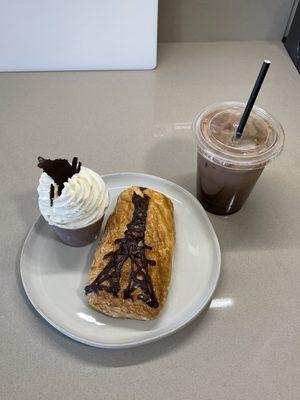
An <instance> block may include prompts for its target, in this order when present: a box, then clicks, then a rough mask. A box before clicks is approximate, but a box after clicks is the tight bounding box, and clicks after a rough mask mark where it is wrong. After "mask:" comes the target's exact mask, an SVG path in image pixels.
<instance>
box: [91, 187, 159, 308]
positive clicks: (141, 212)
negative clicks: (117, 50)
mask: <svg viewBox="0 0 300 400" xmlns="http://www.w3.org/2000/svg"><path fill="white" fill-rule="evenodd" d="M141 189H143V190H145V188H141ZM149 199H150V197H149V196H147V195H146V194H144V196H143V197H142V196H140V195H138V194H137V193H135V192H134V193H133V195H132V202H133V204H134V212H133V216H132V219H131V222H130V223H129V224H128V225H127V230H126V231H125V232H124V238H121V239H116V240H115V243H116V244H118V245H119V246H118V248H117V249H116V250H115V251H111V252H109V253H108V254H106V255H105V256H104V259H109V261H108V263H107V265H106V266H105V268H104V269H103V270H102V271H101V272H100V274H99V275H98V276H97V278H96V279H95V280H94V281H93V282H92V283H91V284H90V285H88V286H86V287H85V294H88V293H91V292H97V290H104V291H106V292H107V293H110V294H112V295H113V296H117V295H118V293H119V291H120V290H121V286H120V279H121V271H122V267H123V265H124V263H125V262H126V261H127V260H128V259H130V263H131V272H130V276H129V281H128V285H127V287H126V288H125V289H124V290H123V298H124V299H131V300H133V297H132V295H133V293H134V292H135V291H136V290H139V292H140V293H139V294H138V296H137V298H138V299H140V300H142V301H144V302H145V303H146V304H147V305H148V306H149V307H153V308H157V307H158V306H159V303H158V301H157V298H156V296H155V293H154V290H153V286H152V281H151V278H150V276H149V273H148V265H155V264H156V262H155V261H154V260H149V259H147V258H146V255H145V251H146V250H152V247H151V246H147V245H146V244H145V232H146V220H147V211H148V206H149Z"/></svg>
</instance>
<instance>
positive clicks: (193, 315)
mask: <svg viewBox="0 0 300 400" xmlns="http://www.w3.org/2000/svg"><path fill="white" fill-rule="evenodd" d="M124 175H127V176H128V175H129V176H133V177H146V178H150V179H154V180H158V181H160V182H161V183H167V184H168V185H170V184H171V186H174V187H175V188H176V189H177V190H179V191H181V192H183V193H184V194H185V195H186V196H188V197H189V198H190V199H191V200H192V201H193V203H195V204H196V205H197V206H198V207H200V209H202V214H203V216H204V219H205V221H206V223H207V226H208V228H209V231H210V234H211V236H212V240H213V242H214V247H215V250H216V256H217V260H216V271H215V273H214V274H213V277H212V282H211V284H210V289H209V294H208V295H207V296H206V297H205V298H204V301H202V302H201V303H200V305H198V306H197V307H195V309H194V310H193V312H192V313H190V314H188V315H187V316H186V317H185V318H184V319H183V320H182V321H181V322H180V323H178V324H176V326H175V327H173V328H172V329H170V330H168V331H167V332H163V333H158V334H157V335H155V336H152V337H148V338H144V339H140V340H135V341H132V342H128V343H103V342H102V343H101V342H95V341H92V340H88V339H85V338H82V337H80V336H77V335H74V334H72V333H71V332H69V331H67V330H65V329H64V328H63V327H61V326H60V325H57V324H56V323H55V322H54V321H52V320H51V319H50V318H48V317H47V315H46V314H45V313H44V312H43V311H42V310H41V309H40V307H39V306H38V305H37V304H36V302H35V301H34V300H33V299H32V298H31V296H30V293H29V289H28V287H27V286H26V283H25V278H24V276H23V272H22V271H23V268H22V259H23V257H24V253H25V249H26V248H27V247H28V242H29V241H30V238H31V236H32V234H33V230H34V228H35V226H36V225H37V224H38V223H40V222H42V221H43V217H42V216H41V215H40V216H39V217H38V218H37V219H36V221H35V222H34V223H33V224H32V226H31V228H30V230H29V232H28V233H27V236H26V238H25V240H24V243H23V246H22V251H21V254H20V262H19V263H20V276H21V281H22V285H23V288H24V291H25V293H26V296H27V297H28V299H29V301H30V303H31V305H32V306H33V308H34V309H35V310H36V311H37V313H38V314H39V315H40V316H41V317H43V318H44V319H45V320H46V321H47V322H48V323H49V324H50V325H51V326H52V327H54V328H55V329H56V330H57V331H59V332H60V333H62V334H64V335H65V336H67V337H69V338H71V339H73V340H75V341H77V342H79V343H83V344H85V345H88V346H91V347H96V348H103V349H125V348H131V347H136V346H142V345H144V344H147V343H151V342H156V341H158V340H160V339H163V338H166V337H168V336H170V335H172V334H173V333H175V332H177V331H178V330H180V329H182V328H183V327H185V326H186V325H188V324H189V323H191V322H192V321H193V320H194V319H195V318H196V317H197V316H198V315H199V314H200V313H201V312H202V311H203V310H204V309H205V307H206V306H207V304H208V303H209V301H210V300H211V298H212V296H213V294H214V292H215V290H216V288H217V285H218V282H219V279H220V275H221V249H220V244H219V240H218V237H217V234H216V232H215V230H214V227H213V225H212V223H211V221H210V219H209V218H208V216H207V213H206V211H205V210H204V208H203V206H202V205H201V203H200V202H199V201H198V200H197V199H196V197H195V196H194V195H193V194H192V193H190V192H189V191H188V190H186V189H185V188H183V187H182V186H180V185H178V184H177V183H175V182H172V181H170V180H168V179H166V178H161V177H159V176H155V175H151V174H144V173H142V172H115V173H111V174H104V175H101V177H102V178H103V179H104V180H105V178H111V177H118V176H124ZM124 187H127V186H126V185H125V186H124ZM128 187H129V186H128ZM45 223H46V222H45Z"/></svg>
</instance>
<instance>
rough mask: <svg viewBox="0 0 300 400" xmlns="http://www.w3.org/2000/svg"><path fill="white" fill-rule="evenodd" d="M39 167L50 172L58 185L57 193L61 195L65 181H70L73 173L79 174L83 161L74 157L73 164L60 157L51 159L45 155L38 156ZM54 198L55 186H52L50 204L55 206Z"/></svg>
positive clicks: (47, 172)
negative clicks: (44, 156)
mask: <svg viewBox="0 0 300 400" xmlns="http://www.w3.org/2000/svg"><path fill="white" fill-rule="evenodd" d="M38 160H39V163H38V167H39V168H42V170H43V171H44V172H46V174H48V175H49V176H50V177H51V178H52V179H53V180H54V182H55V183H56V184H57V186H58V191H57V194H58V196H60V195H61V192H62V190H63V188H64V184H65V182H68V179H69V178H72V176H73V175H75V174H78V173H79V172H80V168H81V162H79V163H78V158H77V157H74V158H73V161H72V165H71V164H70V163H69V161H68V160H65V159H62V158H58V159H56V160H49V159H45V158H43V157H38ZM53 199H54V186H53V185H52V184H51V186H50V206H51V207H52V206H53Z"/></svg>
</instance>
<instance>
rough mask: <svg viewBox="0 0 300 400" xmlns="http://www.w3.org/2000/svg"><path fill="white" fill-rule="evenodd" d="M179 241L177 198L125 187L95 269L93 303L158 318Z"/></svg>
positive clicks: (90, 290) (89, 289) (123, 314)
mask: <svg viewBox="0 0 300 400" xmlns="http://www.w3.org/2000/svg"><path fill="white" fill-rule="evenodd" d="M174 245H175V226H174V213H173V204H172V202H171V200H170V199H168V198H167V197H166V196H164V195H163V194H162V193H159V192H156V191H154V190H151V189H146V188H140V187H132V188H129V189H126V190H124V191H123V192H122V193H121V194H120V196H119V198H118V201H117V205H116V209H115V211H114V213H113V214H112V215H111V216H110V217H109V219H108V222H107V225H106V228H105V232H104V234H103V237H102V239H101V240H100V242H99V245H98V248H97V250H96V253H95V256H94V260H93V262H92V265H91V267H90V270H89V278H88V282H89V284H88V286H86V288H85V293H86V294H87V297H88V302H89V304H90V306H91V307H93V308H94V309H96V310H98V311H100V312H103V313H104V314H107V315H110V316H112V317H117V318H132V319H140V320H151V319H154V318H156V317H157V315H158V314H159V312H160V311H161V309H162V308H163V306H164V304H165V302H166V299H167V296H168V289H169V283H170V278H171V270H172V258H173V251H174Z"/></svg>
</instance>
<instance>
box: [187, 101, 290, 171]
mask: <svg viewBox="0 0 300 400" xmlns="http://www.w3.org/2000/svg"><path fill="white" fill-rule="evenodd" d="M245 106H246V103H243V102H238V101H225V102H219V103H214V104H212V105H210V106H208V107H206V108H205V109H203V110H202V111H201V112H200V113H198V114H197V116H196V118H195V120H194V122H193V132H194V138H195V141H196V145H197V149H198V152H199V153H200V154H201V155H202V156H203V157H204V158H206V159H207V160H208V161H211V162H213V163H214V164H217V165H220V166H222V167H225V168H230V169H237V170H241V169H245V170H252V169H259V168H263V167H265V166H266V165H267V164H269V163H271V162H272V161H273V160H275V159H276V158H277V157H278V156H279V154H280V153H281V151H282V149H283V145H284V140H285V134H284V130H283V127H282V125H281V124H280V123H279V122H278V121H277V120H276V119H275V118H274V117H273V115H272V114H271V113H269V112H268V111H266V110H264V109H262V108H260V107H258V106H254V107H253V110H254V112H255V113H256V114H257V115H259V116H261V117H263V118H264V119H267V120H268V122H269V123H270V124H271V125H272V126H273V128H274V130H275V132H276V139H275V142H274V144H273V145H272V146H271V147H269V148H268V149H267V150H266V151H264V152H263V153H261V154H258V155H249V156H245V155H243V157H241V156H239V155H234V154H225V153H223V152H221V151H219V150H217V149H216V148H214V147H212V146H211V145H210V144H209V143H208V142H207V141H206V140H205V139H204V136H203V135H201V121H202V119H203V118H204V117H205V116H206V115H207V114H209V113H211V112H213V111H215V110H217V109H219V108H220V109H222V108H226V107H228V108H229V107H231V108H245Z"/></svg>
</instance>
